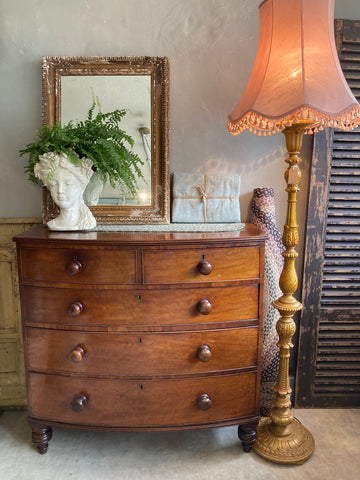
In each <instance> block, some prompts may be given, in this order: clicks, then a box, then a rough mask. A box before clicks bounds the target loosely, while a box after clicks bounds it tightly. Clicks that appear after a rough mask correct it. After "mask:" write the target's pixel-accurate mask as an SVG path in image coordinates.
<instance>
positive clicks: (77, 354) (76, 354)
mask: <svg viewBox="0 0 360 480" xmlns="http://www.w3.org/2000/svg"><path fill="white" fill-rule="evenodd" d="M85 353H86V347H84V346H83V345H78V346H77V347H75V348H74V350H73V351H72V352H71V353H70V355H69V357H70V360H72V361H73V362H81V360H82V359H83V358H84V356H85Z"/></svg>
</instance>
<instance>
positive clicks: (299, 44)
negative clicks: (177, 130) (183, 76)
mask: <svg viewBox="0 0 360 480" xmlns="http://www.w3.org/2000/svg"><path fill="white" fill-rule="evenodd" d="M259 12H260V36H259V46H258V52H257V56H256V60H255V65H254V69H253V72H252V75H251V77H250V80H249V83H248V85H247V88H246V90H245V92H244V94H243V96H242V97H241V99H240V101H239V103H238V104H237V105H236V107H235V109H234V110H233V112H232V113H231V114H230V115H229V117H228V129H229V131H230V133H231V134H233V135H237V134H239V133H241V132H242V131H243V130H245V129H249V130H250V131H252V132H254V133H257V134H258V135H271V134H272V133H277V132H279V131H281V130H283V128H284V127H286V126H290V125H291V124H294V123H299V122H303V121H304V122H306V123H308V124H309V125H308V126H307V131H308V133H312V132H313V131H316V130H317V129H321V128H323V127H326V126H330V127H335V128H340V129H343V130H350V129H352V128H354V127H356V126H357V125H359V124H360V106H359V104H358V103H357V101H356V99H355V97H354V96H353V94H352V92H351V90H350V88H349V87H348V85H347V83H346V80H345V78H344V75H343V73H342V70H341V66H340V63H339V60H338V55H337V52H336V45H335V40H334V0H265V1H264V2H262V3H261V5H260V7H259Z"/></svg>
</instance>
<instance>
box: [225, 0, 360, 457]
mask: <svg viewBox="0 0 360 480" xmlns="http://www.w3.org/2000/svg"><path fill="white" fill-rule="evenodd" d="M259 13H260V36H259V46H258V52H257V56H256V60H255V65H254V69H253V72H252V75H251V77H250V80H249V83H248V85H247V87H246V89H245V92H244V94H243V96H242V97H241V99H240V101H239V103H238V104H237V106H236V107H235V109H234V110H233V112H232V113H231V114H230V115H229V117H228V129H229V131H230V133H231V134H233V135H237V134H239V133H241V132H242V131H243V130H245V129H249V130H250V131H251V132H253V133H255V134H257V135H259V136H261V135H271V134H275V133H277V132H283V133H284V135H285V139H286V146H287V150H288V158H287V159H286V160H285V161H286V162H287V164H288V167H287V170H286V172H285V180H286V183H287V188H286V191H287V193H288V207H287V215H286V222H285V225H284V233H283V243H284V246H285V251H284V252H283V256H284V268H283V271H282V273H281V276H280V282H279V284H280V289H281V291H282V296H280V298H279V299H277V300H276V301H275V302H274V303H273V305H274V307H275V308H277V310H278V311H279V313H280V319H279V320H278V322H277V326H276V328H277V332H278V334H279V342H278V347H279V371H278V376H277V381H276V384H275V387H274V392H275V398H274V405H273V407H272V408H271V410H270V414H269V417H268V418H263V419H262V420H261V422H260V424H259V427H258V430H257V440H256V442H255V443H254V450H255V451H256V452H257V453H258V454H259V455H261V456H263V457H264V458H266V459H268V460H271V461H273V462H277V463H286V464H301V463H303V462H305V461H306V460H307V459H308V458H309V457H310V456H311V455H312V453H313V451H314V447H315V443H314V439H313V436H312V435H311V433H310V432H309V431H308V430H307V429H306V428H305V427H304V426H303V425H302V424H301V423H300V422H299V421H297V420H296V419H294V415H293V412H292V408H291V401H290V393H291V388H290V385H289V358H290V349H291V348H292V346H293V345H292V343H291V339H292V337H293V335H294V333H295V329H296V327H295V322H294V320H293V316H294V314H295V313H296V312H298V311H300V310H301V309H302V304H301V303H300V302H299V301H298V300H296V299H295V298H294V296H293V294H294V292H295V290H296V288H297V283H298V282H297V275H296V270H295V260H296V257H297V256H298V254H297V253H296V251H295V247H296V245H297V243H298V225H297V220H296V194H297V191H298V190H299V187H298V184H299V181H300V177H301V173H300V169H299V166H298V164H299V163H300V158H299V156H298V155H299V153H300V150H301V145H302V139H303V135H304V133H313V132H316V131H318V130H320V129H323V128H324V127H331V128H340V129H343V130H350V129H352V128H355V127H356V126H358V125H359V124H360V106H359V104H358V103H357V101H356V99H355V97H354V96H353V94H352V93H351V90H350V89H349V87H348V85H347V83H346V80H345V78H344V76H343V73H342V70H341V67H340V63H339V60H338V57H337V52H336V46H335V39H334V26H333V25H334V0H316V1H314V0H265V1H263V2H262V3H261V4H260V7H259Z"/></svg>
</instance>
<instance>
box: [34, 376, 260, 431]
mask: <svg viewBox="0 0 360 480" xmlns="http://www.w3.org/2000/svg"><path fill="white" fill-rule="evenodd" d="M255 386H256V373H246V374H238V375H235V374H234V375H222V376H208V377H196V378H187V379H169V380H145V381H141V382H140V381H137V380H108V379H100V378H86V377H66V376H60V375H46V374H41V373H31V374H30V375H29V415H30V416H32V417H35V418H39V419H43V420H49V421H58V422H63V423H71V424H73V425H75V424H81V425H98V426H109V427H124V428H140V429H141V428H143V429H144V428H151V427H156V426H158V427H164V428H165V427H167V426H170V427H171V426H179V427H181V426H185V425H189V426H191V425H193V426H197V425H205V424H208V423H209V422H214V423H216V422H225V421H230V420H232V419H237V418H240V417H243V416H246V415H251V414H253V413H254V412H255V409H256V405H255V404H256V398H255V391H256V388H255ZM78 395H82V397H78ZM205 395H206V396H207V397H204V396H205ZM84 397H85V398H84ZM210 405H211V406H210ZM200 406H202V407H209V406H210V408H209V409H208V410H201V408H200ZM73 409H75V410H77V411H74V410H73Z"/></svg>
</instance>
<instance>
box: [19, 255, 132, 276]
mask: <svg viewBox="0 0 360 480" xmlns="http://www.w3.org/2000/svg"><path fill="white" fill-rule="evenodd" d="M78 265H80V266H78ZM69 270H71V273H69ZM74 270H75V274H74ZM77 270H78V273H76V271H77ZM20 272H21V280H22V281H25V282H28V281H39V282H47V283H71V284H76V283H80V284H82V283H91V284H106V283H110V284H132V283H135V281H136V252H135V251H134V250H111V249H109V250H105V249H104V250H101V249H97V250H82V249H76V248H74V249H61V248H59V249H52V248H43V249H40V248H23V249H22V250H21V256H20Z"/></svg>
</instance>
